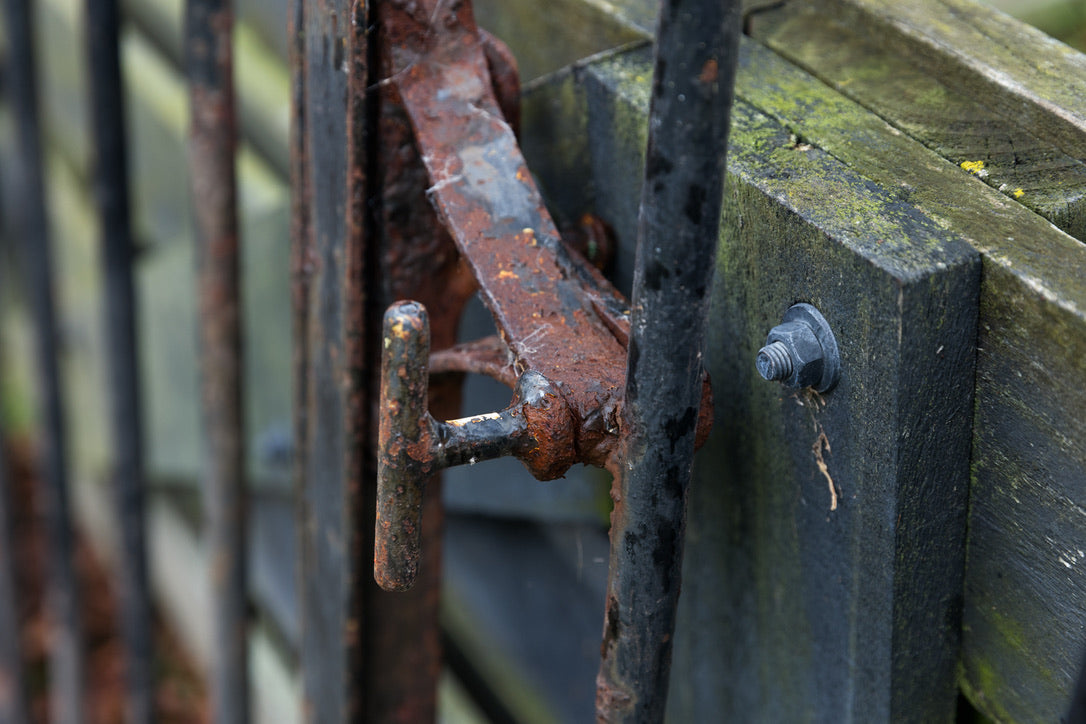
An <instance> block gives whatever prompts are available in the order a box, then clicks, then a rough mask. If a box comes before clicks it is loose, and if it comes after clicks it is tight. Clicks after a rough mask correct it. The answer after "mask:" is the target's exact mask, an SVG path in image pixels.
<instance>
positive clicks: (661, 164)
mask: <svg viewBox="0 0 1086 724" xmlns="http://www.w3.org/2000/svg"><path fill="white" fill-rule="evenodd" d="M739 9H740V3H739V2H738V0H665V1H664V3H663V5H662V7H661V9H660V16H659V21H658V26H657V47H656V66H655V71H654V76H653V87H652V109H651V114H650V121H649V140H648V152H647V156H646V166H645V178H644V185H643V187H642V192H641V211H640V217H639V221H638V239H637V260H636V267H635V271H634V293H633V303H632V322H631V330H630V343H629V352H628V357H627V367H626V406H625V411H624V420H623V432H624V435H625V440H624V448H623V463H624V464H623V466H622V470H621V471H620V473H619V475H618V476H617V479H616V481H615V485H616V493H617V495H616V496H615V500H616V502H615V513H614V515H613V518H612V528H611V559H610V573H609V580H608V588H607V602H606V613H605V616H606V620H605V625H604V637H603V649H602V651H603V656H602V661H601V665H600V674H599V678H598V691H597V716H598V718H599V719H600V720H601V721H608V722H610V721H636V722H657V721H663V718H664V708H665V704H666V700H667V688H668V674H669V670H670V664H671V637H672V634H673V632H674V628H675V611H676V605H677V603H678V598H679V585H680V578H681V570H682V554H683V535H684V529H685V522H686V491H687V486H688V484H689V482H690V470H691V460H692V458H693V454H694V433H695V429H696V427H697V421H698V412H699V406H700V401H701V393H702V384H703V375H704V367H703V362H702V354H703V350H704V339H705V329H706V325H707V323H708V320H707V315H708V307H709V298H710V286H711V283H712V273H713V269H714V267H715V261H716V248H717V239H718V236H719V224H720V207H721V199H722V194H723V180H724V172H725V168H726V165H725V151H726V149H727V139H728V121H729V113H730V108H731V101H732V92H733V88H732V85H733V80H734V75H735V64H736V57H737V52H738V42H739V40H738V36H739V18H740V13H739ZM722 323H723V322H722Z"/></svg>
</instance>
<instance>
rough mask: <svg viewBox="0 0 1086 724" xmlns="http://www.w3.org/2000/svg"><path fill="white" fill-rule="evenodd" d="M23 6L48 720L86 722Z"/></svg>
mask: <svg viewBox="0 0 1086 724" xmlns="http://www.w3.org/2000/svg"><path fill="white" fill-rule="evenodd" d="M29 5H30V3H29V2H28V0H5V3H4V8H5V10H6V13H7V14H6V18H5V19H6V21H7V22H6V26H7V32H8V60H9V64H10V69H11V73H10V75H9V79H10V83H9V87H8V93H9V94H10V97H11V101H12V102H11V105H12V109H13V111H14V115H15V127H16V146H17V150H16V156H17V159H18V164H19V174H20V178H21V180H22V187H21V193H22V199H21V203H20V204H19V207H20V208H19V210H18V212H17V213H18V217H17V221H18V222H19V223H17V224H16V226H15V235H16V236H17V237H19V238H20V241H21V245H22V248H21V251H22V256H23V264H24V265H25V267H24V268H25V270H26V273H25V275H24V279H25V282H24V283H25V290H26V294H27V299H28V301H29V302H30V308H31V316H32V319H33V322H34V327H35V332H36V334H35V343H36V347H37V350H36V358H37V359H36V362H37V373H38V379H37V383H38V394H39V404H40V410H41V417H40V424H41V434H40V435H39V439H40V440H41V471H42V476H43V480H44V482H45V485H44V498H45V501H46V503H45V513H46V519H47V528H48V532H49V587H48V597H47V598H48V601H49V603H48V606H49V611H50V617H51V619H52V621H53V623H54V625H55V627H56V629H55V632H56V638H55V639H54V641H53V645H52V646H51V651H50V659H49V678H50V699H51V710H52V713H53V720H54V721H56V722H60V723H61V724H71V723H74V722H80V721H82V719H83V713H82V704H83V701H82V699H83V686H84V683H83V682H84V674H83V657H82V648H83V646H82V634H81V631H82V626H81V622H80V605H79V604H80V595H79V590H78V583H77V581H76V578H75V570H74V550H75V545H74V539H75V534H74V530H73V528H72V520H71V512H70V507H71V505H70V501H69V490H68V469H67V454H68V450H67V436H66V434H65V433H66V431H65V427H64V414H63V405H62V402H61V392H60V370H59V363H58V356H57V321H56V309H55V304H54V299H53V262H52V249H51V243H50V232H49V223H48V219H47V217H46V212H45V186H44V178H43V175H44V174H43V157H42V147H41V136H40V128H41V125H40V124H39V121H38V95H37V85H36V82H35V81H36V71H35V60H34V47H33V39H34V34H33V28H32V23H31V18H30V7H29Z"/></svg>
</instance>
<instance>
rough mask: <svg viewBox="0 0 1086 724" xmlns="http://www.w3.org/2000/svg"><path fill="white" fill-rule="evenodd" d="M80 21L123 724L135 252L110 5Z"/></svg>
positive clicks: (130, 649) (134, 700)
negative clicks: (116, 534) (96, 235)
mask: <svg viewBox="0 0 1086 724" xmlns="http://www.w3.org/2000/svg"><path fill="white" fill-rule="evenodd" d="M87 18H88V22H87V45H88V51H89V54H90V106H91V120H92V123H91V131H92V134H93V144H92V146H93V149H94V158H95V163H94V170H93V174H94V189H95V201H96V203H97V207H98V216H99V226H100V234H101V240H102V241H101V247H102V251H101V253H102V267H103V276H104V283H105V294H106V298H105V334H106V340H107V344H106V348H107V353H108V356H109V357H108V369H109V390H110V413H111V427H112V434H113V467H114V469H113V475H114V480H113V491H114V508H115V510H116V515H117V521H118V523H119V525H120V529H121V538H122V544H121V550H120V555H121V559H120V569H119V593H120V619H121V620H120V628H121V633H122V638H123V643H124V659H125V678H126V682H127V686H128V692H127V693H128V696H127V697H126V702H125V706H126V710H127V716H128V721H130V722H150V721H151V720H152V717H153V702H154V677H153V672H154V667H153V660H152V643H151V636H152V633H151V629H152V626H151V594H150V586H149V583H148V573H147V553H146V541H145V527H144V526H145V523H144V477H143V440H142V427H141V418H142V415H141V411H140V397H139V364H138V359H137V353H136V316H135V315H136V309H135V307H136V300H135V289H134V284H133V278H132V266H133V256H134V250H133V244H132V229H131V217H130V213H129V198H128V165H127V164H128V154H127V148H126V135H125V123H124V87H123V85H122V82H121V66H120V54H119V49H118V29H119V20H120V19H119V16H118V9H117V2H116V0H88V2H87Z"/></svg>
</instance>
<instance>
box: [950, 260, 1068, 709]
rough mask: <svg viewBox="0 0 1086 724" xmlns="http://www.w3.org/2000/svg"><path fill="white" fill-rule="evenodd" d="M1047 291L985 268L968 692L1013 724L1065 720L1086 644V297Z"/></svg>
mask: <svg viewBox="0 0 1086 724" xmlns="http://www.w3.org/2000/svg"><path fill="white" fill-rule="evenodd" d="M1084 257H1086V255H1079V257H1077V258H1075V257H1068V256H1065V257H1063V259H1064V263H1066V264H1068V265H1071V266H1072V267H1073V268H1075V269H1078V270H1080V271H1079V273H1081V269H1083V268H1084V266H1083V265H1084V264H1086V258H1084ZM1047 291H1048V290H1046V289H1045V288H1044V285H1043V282H1040V283H1039V281H1038V280H1034V281H1033V283H1026V282H1025V280H1023V279H1021V278H1016V277H1015V275H1014V273H1013V270H1008V269H1005V268H999V267H997V266H996V265H994V264H986V265H985V282H984V292H983V293H982V297H981V325H980V333H979V335H978V338H977V346H978V360H977V407H976V418H975V421H974V435H975V439H974V452H973V487H972V493H971V508H970V519H969V526H970V534H969V550H968V555H969V567H968V570H967V574H966V582H965V584H966V585H965V602H966V608H965V616H964V621H963V623H964V627H965V633H964V643H963V651H962V658H963V664H964V677H963V682H962V684H963V686H964V687H965V689H966V691H967V693H968V694H969V695H970V698H971V699H973V701H974V702H976V703H977V704H978V706H980V708H982V709H983V710H984V711H985V712H987V713H989V714H990V715H992V716H993V717H994V718H996V719H998V720H1002V721H1023V722H1026V721H1037V722H1041V721H1057V720H1059V719H1060V717H1062V716H1063V715H1064V714H1065V713H1066V710H1067V707H1068V705H1069V703H1070V700H1071V690H1072V687H1073V684H1074V681H1075V678H1076V676H1077V672H1078V667H1079V666H1080V665H1081V661H1082V655H1083V650H1084V646H1086V606H1084V602H1086V560H1084V559H1086V554H1084V551H1086V485H1084V484H1083V481H1084V480H1086V415H1084V414H1083V411H1086V391H1084V389H1083V385H1082V380H1083V379H1086V314H1084V311H1086V304H1084V302H1086V294H1080V295H1079V296H1078V297H1077V298H1067V297H1062V298H1061V297H1056V296H1054V295H1051V293H1046V292H1047Z"/></svg>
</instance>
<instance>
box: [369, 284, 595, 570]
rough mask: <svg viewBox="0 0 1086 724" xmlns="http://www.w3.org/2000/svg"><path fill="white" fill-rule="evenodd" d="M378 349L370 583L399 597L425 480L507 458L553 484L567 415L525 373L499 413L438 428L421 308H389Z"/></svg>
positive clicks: (566, 451) (563, 455) (536, 378)
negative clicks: (378, 398)
mask: <svg viewBox="0 0 1086 724" xmlns="http://www.w3.org/2000/svg"><path fill="white" fill-rule="evenodd" d="M383 344H384V349H383V352H382V358H381V411H380V417H379V423H380V433H379V434H380V438H379V444H378V459H377V527H376V545H375V547H374V559H373V575H374V578H375V579H376V580H377V583H378V584H379V585H380V586H381V588H384V589H385V590H388V591H403V590H406V589H408V588H410V587H411V584H412V583H413V582H414V580H415V576H416V575H417V573H418V567H419V543H420V540H421V526H420V525H419V519H420V516H421V513H422V492H423V487H424V485H425V484H426V480H427V478H429V477H430V476H431V475H433V474H434V473H436V472H438V471H440V470H442V469H444V468H448V467H452V466H454V465H464V464H474V463H476V462H479V461H481V460H490V459H493V458H498V457H503V456H506V455H513V456H515V457H517V458H519V459H520V460H521V461H523V462H524V464H525V465H526V466H527V467H528V469H529V470H530V471H531V473H532V474H533V475H534V476H535V477H537V478H539V479H540V480H553V479H554V478H557V477H560V476H561V475H562V474H563V473H564V472H565V471H566V470H568V469H569V466H570V465H572V464H573V462H574V461H575V460H576V457H575V454H574V449H573V440H572V435H571V434H570V433H569V432H568V431H569V429H570V425H569V418H570V410H569V407H568V405H567V404H566V401H565V398H564V397H563V396H562V394H561V393H560V392H559V391H558V390H557V389H556V388H555V386H554V385H553V384H551V382H550V381H549V380H548V379H547V378H546V377H544V376H543V375H542V374H540V373H539V372H535V371H533V370H528V371H527V372H524V373H523V374H522V375H521V376H520V377H519V378H518V379H517V383H516V386H515V387H514V390H513V400H512V402H511V403H510V404H509V406H508V407H506V408H505V409H504V410H502V411H500V412H489V413H486V414H483V415H475V416H473V417H466V418H462V419H459V420H449V421H447V422H442V421H439V420H435V419H434V418H433V417H432V416H431V415H430V413H429V411H428V410H427V397H428V395H427V390H428V381H429V357H430V323H429V320H428V318H427V315H426V308H425V307H423V306H422V305H421V304H419V303H418V302H410V301H405V302H397V303H396V304H393V305H392V306H391V307H389V309H388V311H387V312H385V322H384V342H383Z"/></svg>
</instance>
